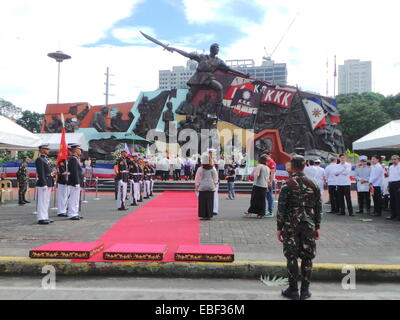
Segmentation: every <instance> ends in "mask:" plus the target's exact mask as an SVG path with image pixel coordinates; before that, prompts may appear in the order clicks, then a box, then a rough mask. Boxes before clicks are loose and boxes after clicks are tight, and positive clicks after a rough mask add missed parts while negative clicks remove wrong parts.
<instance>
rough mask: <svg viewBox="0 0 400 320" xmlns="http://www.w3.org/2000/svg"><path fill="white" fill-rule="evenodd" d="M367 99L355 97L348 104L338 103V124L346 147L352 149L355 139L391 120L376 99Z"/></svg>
mask: <svg viewBox="0 0 400 320" xmlns="http://www.w3.org/2000/svg"><path fill="white" fill-rule="evenodd" d="M368 100H369V99H359V100H358V99H355V100H353V101H352V102H350V103H348V104H344V105H339V108H340V113H341V124H340V126H341V129H342V133H343V138H344V143H345V146H346V148H348V149H352V144H353V142H354V141H356V140H357V139H359V138H361V137H363V136H365V135H366V134H368V133H370V132H372V131H374V130H375V129H378V128H379V127H381V126H383V125H385V124H386V123H388V122H390V121H391V118H390V117H389V116H388V115H387V114H386V113H385V112H384V111H383V108H382V106H381V105H380V104H379V102H378V101H373V102H371V101H370V100H369V101H368Z"/></svg>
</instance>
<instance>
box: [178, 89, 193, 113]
mask: <svg viewBox="0 0 400 320" xmlns="http://www.w3.org/2000/svg"><path fill="white" fill-rule="evenodd" d="M175 112H176V113H177V114H185V115H195V114H196V112H195V108H194V104H193V102H192V93H191V92H190V91H188V93H187V94H186V99H185V100H183V101H182V102H181V103H180V105H179V106H178V109H176V111H175Z"/></svg>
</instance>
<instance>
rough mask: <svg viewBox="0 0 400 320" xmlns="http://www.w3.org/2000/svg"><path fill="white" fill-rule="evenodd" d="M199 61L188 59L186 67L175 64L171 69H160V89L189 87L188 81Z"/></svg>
mask: <svg viewBox="0 0 400 320" xmlns="http://www.w3.org/2000/svg"><path fill="white" fill-rule="evenodd" d="M196 68H197V62H196V61H193V60H188V62H187V63H186V67H184V66H174V67H172V71H171V70H160V71H159V72H158V88H159V89H166V90H170V89H187V88H188V86H187V85H186V83H187V82H188V81H189V79H190V77H191V76H192V75H193V73H194V72H195V71H196Z"/></svg>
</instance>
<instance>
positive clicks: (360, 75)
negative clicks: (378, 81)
mask: <svg viewBox="0 0 400 320" xmlns="http://www.w3.org/2000/svg"><path fill="white" fill-rule="evenodd" d="M371 64H372V63H371V61H360V60H358V59H353V60H345V61H344V64H343V65H339V79H338V93H339V94H347V93H363V92H371V91H372V90H371V87H372V76H371Z"/></svg>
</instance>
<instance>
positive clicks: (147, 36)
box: [139, 31, 174, 52]
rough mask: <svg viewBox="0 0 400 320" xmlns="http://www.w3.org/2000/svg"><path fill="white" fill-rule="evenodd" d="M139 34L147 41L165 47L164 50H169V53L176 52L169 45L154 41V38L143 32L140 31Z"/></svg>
mask: <svg viewBox="0 0 400 320" xmlns="http://www.w3.org/2000/svg"><path fill="white" fill-rule="evenodd" d="M139 32H140V33H141V34H142V35H143V37H145V38H146V39H147V40H150V41H151V42H153V43H155V44H157V45H159V46H161V47H163V48H164V50H167V51H169V52H174V50H173V49H172V48H171V47H170V46H169V45H167V44H164V43H162V42H160V41H158V40H157V39H154V38H153V37H150V36H149V35H147V34H145V33H143V32H142V31H139Z"/></svg>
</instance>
